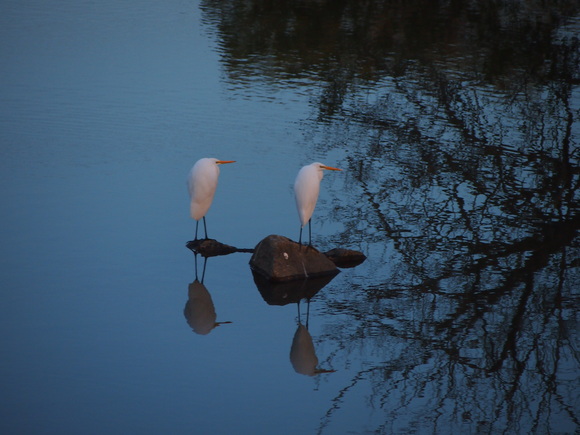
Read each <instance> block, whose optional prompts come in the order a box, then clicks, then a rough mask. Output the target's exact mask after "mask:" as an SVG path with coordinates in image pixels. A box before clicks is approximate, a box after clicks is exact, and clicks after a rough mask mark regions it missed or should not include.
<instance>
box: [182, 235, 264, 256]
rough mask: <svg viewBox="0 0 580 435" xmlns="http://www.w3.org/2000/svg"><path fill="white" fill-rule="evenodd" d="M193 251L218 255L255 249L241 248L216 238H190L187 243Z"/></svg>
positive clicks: (204, 254)
mask: <svg viewBox="0 0 580 435" xmlns="http://www.w3.org/2000/svg"><path fill="white" fill-rule="evenodd" d="M185 246H187V248H189V249H191V250H192V251H193V252H197V253H198V254H201V255H202V256H203V257H217V256H218V255H228V254H232V253H234V252H252V251H253V249H240V248H236V247H234V246H230V245H226V244H225V243H221V242H218V241H217V240H215V239H197V240H190V241H189V242H187V243H186V244H185Z"/></svg>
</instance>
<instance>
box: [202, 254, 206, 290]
mask: <svg viewBox="0 0 580 435" xmlns="http://www.w3.org/2000/svg"><path fill="white" fill-rule="evenodd" d="M206 264H207V257H203V272H201V283H202V284H203V279H204V278H205V265H206Z"/></svg>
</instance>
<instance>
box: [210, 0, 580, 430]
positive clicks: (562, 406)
mask: <svg viewBox="0 0 580 435" xmlns="http://www.w3.org/2000/svg"><path fill="white" fill-rule="evenodd" d="M547 3H549V4H547ZM203 8H204V12H205V17H206V21H207V22H208V23H210V24H211V25H214V26H215V27H216V28H217V29H218V30H217V31H219V34H220V37H221V40H222V45H221V50H222V52H221V55H222V60H223V63H224V65H225V68H226V71H227V73H228V80H229V81H230V82H232V83H235V84H237V85H239V86H255V85H256V81H261V82H262V83H263V85H264V86H269V87H271V88H273V89H276V88H281V87H285V86H287V87H297V86H302V87H305V88H309V89H310V90H311V91H316V92H317V95H318V99H317V104H316V107H315V110H316V113H317V116H316V117H315V120H314V121H313V122H311V123H310V124H308V123H306V124H305V125H304V127H303V128H304V131H303V133H304V135H305V136H306V137H307V138H308V140H309V141H312V142H313V146H315V147H317V148H318V150H319V151H320V152H321V153H323V152H326V151H328V150H329V147H330V145H328V144H332V147H333V148H332V151H333V153H334V154H333V155H342V159H343V162H337V165H338V166H340V167H345V168H347V171H345V175H346V176H348V177H349V179H348V181H347V183H346V184H345V186H346V187H345V189H346V190H345V191H344V192H334V195H336V196H337V198H335V200H334V201H332V203H333V204H335V205H334V209H333V210H332V213H331V216H330V218H329V219H331V220H333V221H336V222H339V223H341V224H342V225H343V228H342V231H341V232H340V234H339V235H338V236H337V238H338V241H340V243H341V244H343V245H359V246H362V247H364V248H365V250H366V251H367V252H368V253H369V255H368V257H369V260H368V261H367V263H366V264H365V266H364V267H363V268H361V269H359V271H358V273H360V270H364V276H363V274H362V273H360V274H359V275H357V271H355V272H354V273H352V274H350V275H346V274H345V277H343V280H345V281H344V282H345V283H347V286H348V290H344V291H341V290H340V289H339V288H337V287H333V286H329V287H328V288H327V289H325V292H324V293H323V294H321V296H320V298H321V299H320V301H318V303H322V304H325V308H324V310H325V311H326V312H327V313H328V314H329V316H327V317H325V318H326V319H327V325H326V328H325V333H324V336H322V337H319V340H320V343H324V346H325V347H327V348H331V349H332V351H331V352H329V354H330V355H331V356H330V357H329V360H332V361H326V363H330V364H331V365H332V366H334V367H338V366H339V365H340V364H341V363H342V364H345V365H351V363H352V362H353V361H354V360H357V359H362V360H363V362H364V364H360V365H359V367H363V368H361V369H360V371H359V372H357V373H355V374H354V375H353V377H352V379H351V381H350V382H349V383H348V385H346V386H345V387H344V388H343V389H342V390H341V392H340V394H339V395H338V396H337V397H336V398H335V400H334V401H333V403H332V404H331V406H330V407H329V410H328V412H327V414H326V415H325V416H324V417H323V419H322V421H321V425H320V428H319V429H320V430H319V432H321V433H322V432H332V423H333V420H334V419H335V417H336V416H337V415H338V414H340V413H341V411H343V410H344V409H345V408H347V407H348V406H347V405H348V402H349V400H356V397H358V396H357V395H356V394H355V393H354V392H355V391H357V390H358V391H361V389H362V390H364V391H367V392H368V394H367V397H368V398H369V401H370V403H371V404H372V406H373V407H374V408H375V409H382V410H383V411H384V415H383V418H382V419H381V420H382V422H378V423H377V424H376V427H375V428H374V429H373V430H374V431H375V432H377V433H383V432H384V433H393V432H408V431H425V430H427V431H430V432H435V433H437V432H447V431H448V430H455V431H457V430H460V429H462V428H463V429H469V430H471V431H472V432H473V431H476V432H482V433H496V432H509V433H528V432H536V433H546V432H574V430H578V428H579V427H580V417H579V415H578V413H579V409H580V403H579V398H578V397H579V396H578V394H577V393H576V391H577V388H578V376H577V372H578V369H579V367H580V361H579V360H580V355H579V353H578V352H579V348H578V345H579V343H578V320H579V319H578V316H579V314H578V309H577V307H578V302H579V301H578V283H579V282H580V273H579V267H580V260H579V258H580V257H579V255H578V253H579V248H580V244H579V239H578V228H579V222H580V219H579V216H578V211H579V208H578V203H579V202H578V200H579V194H578V187H579V183H580V168H579V157H580V156H579V151H580V149H579V145H578V137H579V133H580V129H579V125H580V124H579V122H578V121H579V117H580V114H579V111H580V92H579V86H578V85H579V83H580V72H579V65H580V55H579V53H580V45H579V42H578V36H577V35H578V34H579V33H580V28H579V24H578V18H577V15H578V13H579V7H578V4H577V2H572V1H556V2H546V3H544V2H533V3H526V4H525V5H524V4H523V3H514V2H510V1H494V2H492V1H485V2H463V3H460V2H453V1H451V2H449V1H445V2H443V1H411V2H383V1H363V2H360V1H355V0H352V1H347V0H345V1H342V2H331V1H323V0H320V1H282V2H269V1H250V0H247V1H235V0H230V1H225V2H224V1H220V2H217V1H210V0H207V1H204V2H203ZM574 16H576V18H575V19H571V17H574ZM250 78H252V80H253V82H252V83H251V84H250V81H251V80H250ZM337 144H338V145H337ZM337 153H338V154H337ZM345 195H346V196H347V197H348V198H349V200H345V199H344V197H345ZM338 196H340V200H339V198H338ZM361 198H363V200H361ZM335 313H340V314H341V315H340V316H330V314H335ZM354 350H357V352H353V351H354ZM361 355H362V356H361ZM353 366H354V365H353ZM351 396H352V399H350V397H351Z"/></svg>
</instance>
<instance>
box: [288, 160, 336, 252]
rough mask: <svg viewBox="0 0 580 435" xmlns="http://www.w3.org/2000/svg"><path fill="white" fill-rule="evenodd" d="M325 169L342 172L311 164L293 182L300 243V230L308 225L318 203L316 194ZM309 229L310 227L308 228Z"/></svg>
mask: <svg viewBox="0 0 580 435" xmlns="http://www.w3.org/2000/svg"><path fill="white" fill-rule="evenodd" d="M325 169H328V170H331V171H342V169H338V168H333V167H331V166H326V165H324V164H322V163H320V162H315V163H311V164H310V165H306V166H304V167H303V168H302V169H300V171H298V175H297V176H296V181H295V182H294V195H295V198H296V208H297V209H298V216H299V217H300V240H299V243H302V228H304V226H305V225H306V224H307V223H310V219H311V218H312V213H314V208H315V207H316V201H318V194H319V193H320V181H321V180H322V177H323V176H324V173H323V171H324V170H325ZM309 228H310V227H309Z"/></svg>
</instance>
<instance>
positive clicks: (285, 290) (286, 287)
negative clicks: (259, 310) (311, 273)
mask: <svg viewBox="0 0 580 435" xmlns="http://www.w3.org/2000/svg"><path fill="white" fill-rule="evenodd" d="M252 275H253V276H254V283H255V284H256V287H257V288H258V291H259V292H260V294H261V295H262V298H263V299H264V301H265V302H266V303H267V304H268V305H287V304H290V303H294V304H295V303H297V302H300V301H301V300H302V299H311V298H312V297H313V296H314V295H315V294H316V293H318V292H319V291H320V290H322V289H323V288H324V287H325V286H326V285H327V284H328V283H329V282H330V281H332V279H333V278H334V277H335V276H336V275H325V276H321V277H318V278H311V279H301V280H293V281H282V282H272V281H270V280H269V279H268V278H266V277H265V276H264V275H262V274H260V273H258V272H255V271H252Z"/></svg>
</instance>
